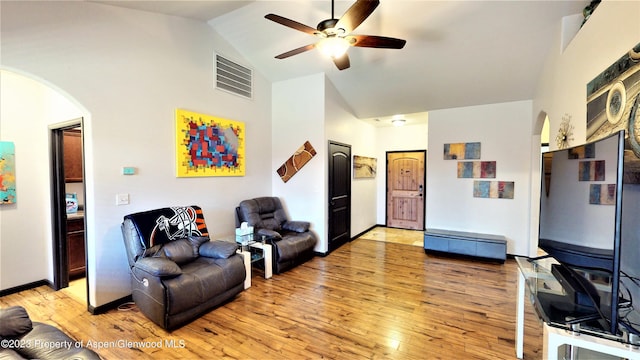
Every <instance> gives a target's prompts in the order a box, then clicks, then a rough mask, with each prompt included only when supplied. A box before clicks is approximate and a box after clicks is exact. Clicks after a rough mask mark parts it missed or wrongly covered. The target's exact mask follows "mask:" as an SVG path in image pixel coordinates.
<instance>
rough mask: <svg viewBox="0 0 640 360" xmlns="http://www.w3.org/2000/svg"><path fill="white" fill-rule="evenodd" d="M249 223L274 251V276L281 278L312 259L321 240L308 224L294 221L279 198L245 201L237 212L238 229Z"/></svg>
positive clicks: (260, 198)
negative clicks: (318, 239) (288, 216)
mask: <svg viewBox="0 0 640 360" xmlns="http://www.w3.org/2000/svg"><path fill="white" fill-rule="evenodd" d="M242 222H247V223H248V225H249V226H253V227H254V233H255V234H256V235H264V236H265V237H266V239H267V241H269V242H270V243H271V244H272V245H273V247H274V251H273V252H272V253H273V260H272V264H273V272H274V273H276V274H280V273H282V272H284V271H287V270H289V269H291V268H293V267H295V266H297V265H299V264H302V263H303V262H305V261H307V260H309V259H311V258H312V257H313V256H314V255H315V253H314V250H313V248H314V246H315V245H316V242H317V239H316V236H315V234H314V233H313V232H311V231H310V230H309V227H310V226H311V223H309V222H308V221H290V220H289V219H288V218H287V214H286V213H285V211H284V209H283V208H282V203H281V202H280V199H279V198H277V197H258V198H254V199H249V200H244V201H242V202H241V203H240V205H238V207H237V208H236V226H240V224H241V223H242Z"/></svg>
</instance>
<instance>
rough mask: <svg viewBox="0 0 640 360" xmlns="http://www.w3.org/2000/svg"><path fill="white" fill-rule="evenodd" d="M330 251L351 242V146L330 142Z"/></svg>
mask: <svg viewBox="0 0 640 360" xmlns="http://www.w3.org/2000/svg"><path fill="white" fill-rule="evenodd" d="M328 230H329V251H330V252H331V251H333V250H335V249H337V248H338V247H340V245H342V244H344V243H346V242H348V241H351V145H347V144H341V143H337V142H333V141H329V229H328Z"/></svg>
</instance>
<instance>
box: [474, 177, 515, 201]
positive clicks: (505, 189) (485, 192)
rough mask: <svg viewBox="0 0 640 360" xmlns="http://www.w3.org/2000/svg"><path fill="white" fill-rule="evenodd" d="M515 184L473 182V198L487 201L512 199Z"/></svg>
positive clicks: (510, 182) (508, 182)
mask: <svg viewBox="0 0 640 360" xmlns="http://www.w3.org/2000/svg"><path fill="white" fill-rule="evenodd" d="M514 187H515V183H514V182H513V181H487V180H475V181H474V182H473V197H477V198H489V199H513V195H514Z"/></svg>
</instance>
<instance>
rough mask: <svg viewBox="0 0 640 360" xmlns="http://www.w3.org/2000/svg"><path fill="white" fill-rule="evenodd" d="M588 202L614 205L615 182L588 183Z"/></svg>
mask: <svg viewBox="0 0 640 360" xmlns="http://www.w3.org/2000/svg"><path fill="white" fill-rule="evenodd" d="M589 204H592V205H615V204H616V184H590V185H589Z"/></svg>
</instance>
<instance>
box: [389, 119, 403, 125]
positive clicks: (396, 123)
mask: <svg viewBox="0 0 640 360" xmlns="http://www.w3.org/2000/svg"><path fill="white" fill-rule="evenodd" d="M405 122H406V120H405V119H400V118H398V119H393V120H391V123H392V124H393V126H403V125H404V123H405Z"/></svg>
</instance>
